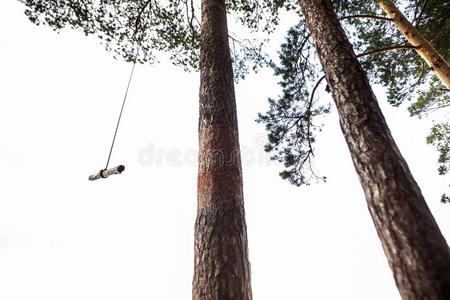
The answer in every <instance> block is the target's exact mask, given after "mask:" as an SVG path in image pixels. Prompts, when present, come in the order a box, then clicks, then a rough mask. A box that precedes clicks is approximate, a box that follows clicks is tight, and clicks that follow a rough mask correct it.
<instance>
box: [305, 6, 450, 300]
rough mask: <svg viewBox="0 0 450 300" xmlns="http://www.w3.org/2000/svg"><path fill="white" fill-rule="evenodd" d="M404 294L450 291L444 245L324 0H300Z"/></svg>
mask: <svg viewBox="0 0 450 300" xmlns="http://www.w3.org/2000/svg"><path fill="white" fill-rule="evenodd" d="M299 3H300V6H301V9H302V12H303V14H304V16H305V19H306V23H307V25H308V28H309V30H310V31H311V36H312V37H313V39H314V42H315V46H316V50H317V53H318V56H319V59H320V62H321V64H322V67H323V69H324V72H325V76H326V79H327V81H328V85H329V86H330V88H331V92H332V95H333V99H334V102H335V104H336V107H337V111H338V113H339V119H340V124H341V129H342V132H343V133H344V136H345V139H346V141H347V145H348V148H349V150H350V153H351V157H352V160H353V164H354V166H355V169H356V172H357V173H358V176H359V179H360V182H361V185H362V187H363V189H364V193H365V196H366V200H367V205H368V207H369V211H370V214H371V215H372V219H373V221H374V224H375V227H376V230H377V233H378V236H379V238H380V240H381V243H382V246H383V249H384V252H385V254H386V257H387V259H388V262H389V266H390V267H391V269H392V272H393V275H394V278H395V282H396V284H397V287H398V289H399V291H400V294H401V296H402V298H403V299H417V300H419V299H449V297H450V251H449V247H448V245H447V243H446V241H445V239H444V237H443V236H442V234H441V232H440V230H439V227H438V226H437V224H436V222H435V220H434V218H433V216H432V215H431V212H430V210H429V209H428V206H427V204H426V202H425V200H424V198H423V196H422V194H421V191H420V189H419V187H418V185H417V183H416V182H415V181H414V178H413V177H412V175H411V172H410V171H409V168H408V166H407V164H406V162H405V160H404V159H403V157H402V155H401V154H400V152H399V150H398V148H397V146H396V144H395V142H394V140H393V138H392V136H391V133H390V131H389V128H388V126H387V124H386V122H385V119H384V117H383V115H382V113H381V110H380V108H379V106H378V103H377V100H376V98H375V95H374V94H373V92H372V89H371V87H370V85H369V82H368V80H367V76H366V74H365V73H364V71H363V70H362V68H361V66H360V65H359V63H358V60H357V58H356V56H355V54H354V52H353V49H352V46H351V44H350V43H349V41H348V39H347V37H346V36H345V33H344V31H343V30H342V27H341V25H340V23H339V20H338V18H337V17H336V14H335V13H334V11H333V9H332V6H331V4H330V2H329V1H328V0H317V1H308V0H300V1H299Z"/></svg>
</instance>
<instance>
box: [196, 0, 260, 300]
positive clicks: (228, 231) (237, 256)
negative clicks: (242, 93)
mask: <svg viewBox="0 0 450 300" xmlns="http://www.w3.org/2000/svg"><path fill="white" fill-rule="evenodd" d="M200 81H201V82H200V120H199V169H198V207H197V220H196V223H195V262H194V279H193V290H192V298H193V299H205V300H206V299H208V300H209V299H218V300H219V299H220V300H224V299H240V300H241V299H242V300H250V299H252V294H251V287H250V263H249V261H248V250H247V228H246V224H245V213H244V199H243V191H242V169H241V158H240V150H239V137H238V125H237V116H236V101H235V95H234V83H233V70H232V65H231V57H230V48H229V44H228V29H227V19H226V11H225V0H202V27H201V38H200Z"/></svg>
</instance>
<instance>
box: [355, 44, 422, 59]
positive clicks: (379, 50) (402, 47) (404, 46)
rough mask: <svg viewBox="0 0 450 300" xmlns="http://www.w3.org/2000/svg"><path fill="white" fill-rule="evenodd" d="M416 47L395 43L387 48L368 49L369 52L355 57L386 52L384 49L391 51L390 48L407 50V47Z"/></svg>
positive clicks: (415, 47)
mask: <svg viewBox="0 0 450 300" xmlns="http://www.w3.org/2000/svg"><path fill="white" fill-rule="evenodd" d="M417 48H419V46H411V45H395V46H391V47H387V48H381V49H377V50H373V51H369V52H366V53H361V54H358V55H356V57H357V58H360V57H363V56H368V55H374V54H378V53H382V52H386V51H391V50H408V49H417Z"/></svg>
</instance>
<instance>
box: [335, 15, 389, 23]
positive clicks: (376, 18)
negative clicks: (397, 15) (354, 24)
mask: <svg viewBox="0 0 450 300" xmlns="http://www.w3.org/2000/svg"><path fill="white" fill-rule="evenodd" d="M359 18H363V19H374V20H381V21H390V22H392V21H393V20H394V19H391V18H386V17H381V16H375V15H352V16H345V17H341V18H339V20H340V21H342V20H348V19H359Z"/></svg>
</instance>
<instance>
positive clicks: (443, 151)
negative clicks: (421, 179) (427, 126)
mask: <svg viewBox="0 0 450 300" xmlns="http://www.w3.org/2000/svg"><path fill="white" fill-rule="evenodd" d="M427 143H428V144H431V145H433V146H435V147H436V149H437V150H438V151H439V159H438V163H439V168H438V171H439V174H440V175H444V174H447V173H448V171H449V170H450V124H449V123H439V124H435V125H434V126H433V127H432V128H431V133H430V135H429V136H427Z"/></svg>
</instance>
